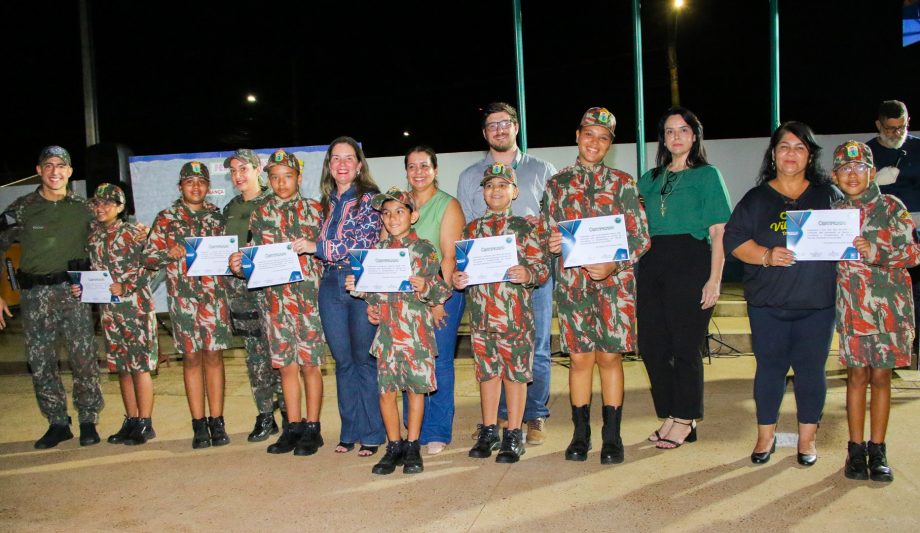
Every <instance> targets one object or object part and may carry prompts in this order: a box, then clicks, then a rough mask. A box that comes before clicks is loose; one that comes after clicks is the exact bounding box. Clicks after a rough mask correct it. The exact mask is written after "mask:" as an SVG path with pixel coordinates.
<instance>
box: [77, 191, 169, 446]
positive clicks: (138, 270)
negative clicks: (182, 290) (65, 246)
mask: <svg viewBox="0 0 920 533" xmlns="http://www.w3.org/2000/svg"><path fill="white" fill-rule="evenodd" d="M90 206H91V207H92V209H93V211H94V212H95V213H96V220H95V221H94V222H93V223H92V226H91V231H90V234H89V241H88V244H89V257H90V261H91V263H92V269H93V270H105V271H108V272H109V275H110V276H111V279H112V281H113V284H112V286H111V288H110V290H111V291H112V294H113V295H114V296H116V297H117V298H118V302H117V303H109V304H99V314H100V317H101V321H102V333H103V335H104V336H105V353H106V357H107V360H108V366H109V372H115V373H118V382H119V385H120V388H121V396H122V401H123V402H124V404H125V420H124V423H123V424H122V426H121V429H120V430H119V431H118V432H117V433H115V434H114V435H112V436H110V437H109V438H108V442H109V443H111V444H127V445H136V444H144V443H145V442H147V441H148V440H150V439H152V438H154V437H156V432H155V431H154V430H153V422H152V420H151V416H152V414H153V380H152V379H151V377H150V372H151V371H153V370H155V369H156V367H157V357H158V355H159V348H158V339H157V322H156V310H155V309H154V304H153V296H152V295H151V293H150V287H149V285H150V282H151V281H152V279H153V277H154V276H155V272H154V271H153V270H150V269H147V268H144V263H145V259H146V256H145V255H144V247H145V244H146V241H144V240H138V239H137V235H139V234H146V232H147V229H146V228H145V227H144V226H143V225H141V224H137V223H134V222H127V221H126V220H125V218H127V217H126V216H125V215H126V214H125V211H124V210H125V194H124V192H122V190H121V188H119V187H118V186H117V185H112V184H110V183H103V184H101V185H99V187H97V188H96V192H95V194H94V195H93V198H92V200H90ZM81 289H82V288H81V287H80V286H79V285H74V286H73V294H74V296H76V297H79V296H80V292H81ZM87 307H88V305H87Z"/></svg>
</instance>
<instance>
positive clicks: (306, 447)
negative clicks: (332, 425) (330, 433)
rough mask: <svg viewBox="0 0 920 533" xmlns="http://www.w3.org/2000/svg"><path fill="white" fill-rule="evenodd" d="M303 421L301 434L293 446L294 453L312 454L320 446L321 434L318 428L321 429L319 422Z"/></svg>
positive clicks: (321, 442)
mask: <svg viewBox="0 0 920 533" xmlns="http://www.w3.org/2000/svg"><path fill="white" fill-rule="evenodd" d="M303 423H304V431H303V435H302V436H301V437H300V440H298V441H297V446H295V447H294V455H313V454H314V453H316V452H317V451H319V449H320V447H322V445H323V444H324V443H323V436H322V435H320V430H321V429H322V428H321V427H320V425H319V422H318V421H317V422H307V421H306V420H304V421H303Z"/></svg>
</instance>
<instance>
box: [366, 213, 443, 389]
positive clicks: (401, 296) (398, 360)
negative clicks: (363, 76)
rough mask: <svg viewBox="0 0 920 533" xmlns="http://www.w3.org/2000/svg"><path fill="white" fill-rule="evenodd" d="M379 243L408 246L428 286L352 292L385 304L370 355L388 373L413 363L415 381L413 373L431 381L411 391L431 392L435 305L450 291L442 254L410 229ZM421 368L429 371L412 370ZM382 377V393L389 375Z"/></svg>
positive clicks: (435, 352)
mask: <svg viewBox="0 0 920 533" xmlns="http://www.w3.org/2000/svg"><path fill="white" fill-rule="evenodd" d="M376 247H377V248H408V249H409V263H410V265H411V268H412V272H413V274H414V275H416V276H420V277H422V278H425V290H423V291H422V292H421V293H416V292H414V291H413V292H390V293H382V292H366V293H365V292H356V291H353V292H352V295H353V296H355V297H358V298H363V299H364V300H366V301H367V303H368V304H369V305H376V306H379V308H380V325H379V327H378V328H377V335H376V337H374V343H373V345H372V346H371V355H373V356H374V357H376V358H378V363H377V366H378V369H379V371H380V374H387V375H388V373H390V372H388V371H392V372H391V373H397V371H396V367H398V366H401V365H403V364H405V362H408V365H409V367H410V372H409V373H410V376H409V377H410V381H413V380H412V379H411V378H412V377H416V378H423V379H424V382H426V383H428V384H429V386H428V387H427V389H428V390H419V388H416V387H411V386H410V387H408V388H409V390H411V391H412V392H416V393H424V392H431V391H433V390H435V389H436V385H435V383H436V382H435V380H434V357H437V355H438V345H437V342H436V341H435V336H434V319H433V317H432V315H431V307H433V306H436V305H440V304H443V303H444V302H446V301H447V299H448V298H449V297H450V295H451V289H450V287H449V286H448V285H447V283H445V282H444V280H442V279H441V278H440V276H438V270H439V269H440V268H441V263H440V262H439V261H438V254H437V252H436V251H435V249H434V246H433V245H432V244H431V243H430V242H428V241H426V240H424V239H420V238H419V237H418V235H416V233H415V230H410V231H409V233H407V234H406V235H405V236H403V237H401V238H396V237H392V236H390V237H388V238H386V239H384V240H382V241H380V242H378V243H377V245H376ZM426 360H428V362H427V363H426V362H425V361H426ZM384 365H385V366H386V368H384ZM416 373H424V374H426V375H424V376H420V375H412V374H416ZM381 377H382V376H381ZM378 381H380V388H381V392H383V391H384V389H385V388H386V387H387V383H388V380H386V379H380V380H378ZM419 381H421V380H419Z"/></svg>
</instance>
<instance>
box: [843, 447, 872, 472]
mask: <svg viewBox="0 0 920 533" xmlns="http://www.w3.org/2000/svg"><path fill="white" fill-rule="evenodd" d="M866 453H867V452H866V443H865V442H848V443H847V461H846V463H845V464H844V465H843V475H844V476H846V478H847V479H856V480H859V481H865V480H867V479H869V467H868V461H867V460H866Z"/></svg>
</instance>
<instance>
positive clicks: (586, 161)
mask: <svg viewBox="0 0 920 533" xmlns="http://www.w3.org/2000/svg"><path fill="white" fill-rule="evenodd" d="M615 128H616V119H615V118H614V116H613V114H611V113H610V112H609V111H607V110H606V109H604V108H603V107H592V108H591V109H589V110H588V111H587V112H585V114H584V116H583V117H582V119H581V123H580V125H579V127H578V130H577V131H576V133H575V140H576V142H577V144H578V159H577V160H576V162H575V164H574V165H572V166H570V167H568V168H565V169H563V170H562V171H560V172H559V173H558V174H556V175H555V176H553V178H552V179H551V180H550V181H549V182H547V184H546V193H545V195H544V197H543V214H544V216H545V218H546V223H547V226H548V228H549V229H550V230H552V234H551V235H550V238H549V251H550V253H552V254H554V255H556V256H557V257H559V260H558V261H557V263H556V266H555V276H556V289H555V295H556V304H557V306H558V315H559V329H560V340H561V344H562V350H563V351H566V352H568V353H569V354H570V356H571V367H570V368H569V395H570V399H571V402H572V422H573V423H574V424H575V431H574V435H573V436H572V442H571V443H570V444H569V446H568V448H566V450H565V458H566V460H569V461H584V460H586V459H587V457H588V450H590V449H591V425H590V423H591V411H590V407H591V386H592V379H593V374H594V365H597V366H598V370H599V373H600V377H601V392H602V395H601V396H602V399H603V402H604V403H603V417H604V427H603V430H602V434H603V440H604V446H603V448H602V449H601V463H602V464H613V463H621V462H623V459H624V457H623V441H622V440H621V439H620V422H621V420H622V415H623V359H622V356H621V354H622V352H631V351H635V349H636V280H635V273H634V272H633V268H632V265H633V264H634V263H635V262H637V261H638V260H639V257H640V256H641V255H642V254H643V253H645V251H646V250H648V248H649V246H650V242H651V240H650V238H649V234H648V223H647V222H646V218H645V210H644V209H643V208H642V206H641V205H640V204H639V190H638V188H637V187H636V180H634V179H633V178H632V176H630V175H629V174H626V173H625V172H622V171H620V170H616V169H613V168H610V167H608V166H606V165H605V164H604V156H606V155H607V151H608V150H610V146H611V144H612V143H613V132H614V129H615ZM606 215H622V216H623V218H624V219H625V226H626V233H627V244H628V248H629V249H628V250H627V251H628V254H629V258H628V259H627V260H625V261H618V262H606V263H597V264H589V265H584V266H581V267H571V268H566V267H565V264H564V262H563V259H562V256H561V254H562V235H561V234H560V232H559V228H558V223H559V222H562V221H565V220H575V219H583V218H588V217H599V216H606ZM693 435H694V436H695V433H693Z"/></svg>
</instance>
